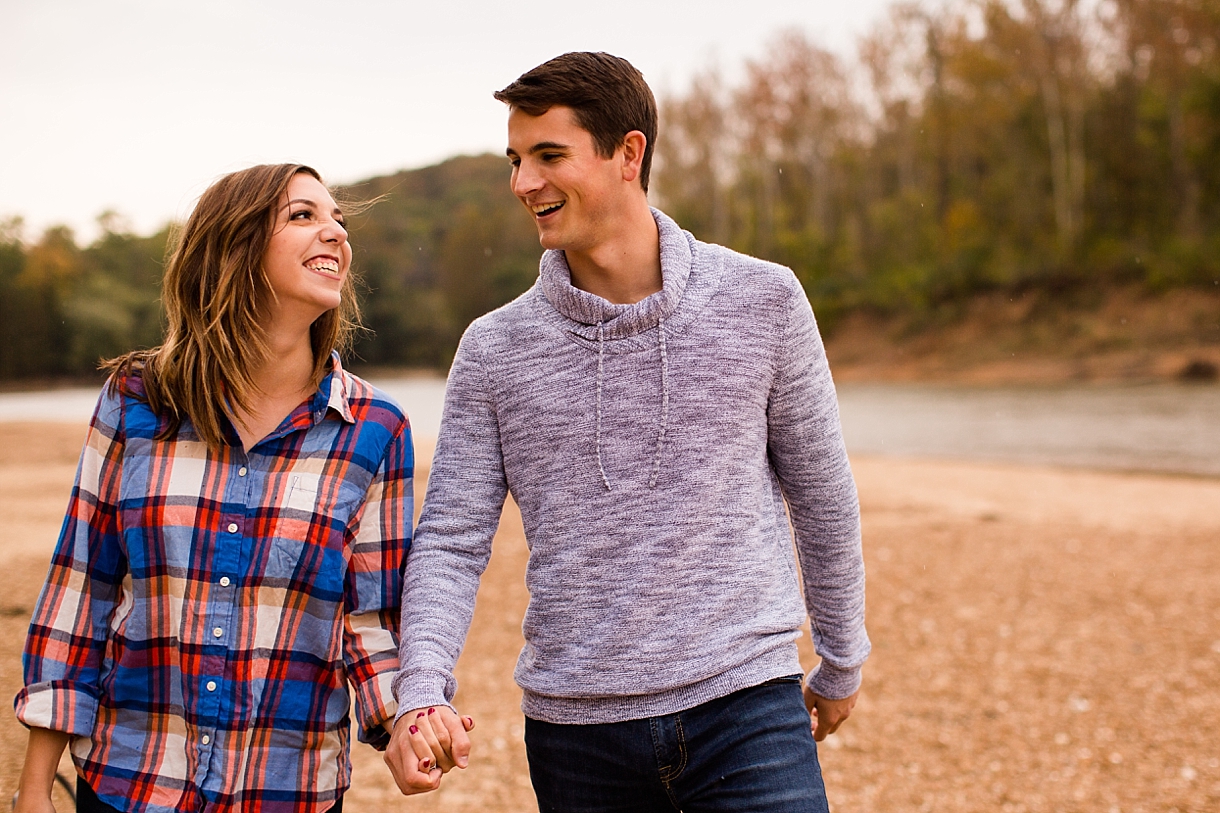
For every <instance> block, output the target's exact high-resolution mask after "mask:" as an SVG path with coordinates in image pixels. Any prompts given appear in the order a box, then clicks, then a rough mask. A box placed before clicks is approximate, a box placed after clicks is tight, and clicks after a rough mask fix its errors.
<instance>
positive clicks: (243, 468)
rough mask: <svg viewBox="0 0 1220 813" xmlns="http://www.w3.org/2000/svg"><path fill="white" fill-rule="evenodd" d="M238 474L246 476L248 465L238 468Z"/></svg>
mask: <svg viewBox="0 0 1220 813" xmlns="http://www.w3.org/2000/svg"><path fill="white" fill-rule="evenodd" d="M237 476H238V477H245V476H246V467H245V466H242V467H241V468H240V469H238V470H237Z"/></svg>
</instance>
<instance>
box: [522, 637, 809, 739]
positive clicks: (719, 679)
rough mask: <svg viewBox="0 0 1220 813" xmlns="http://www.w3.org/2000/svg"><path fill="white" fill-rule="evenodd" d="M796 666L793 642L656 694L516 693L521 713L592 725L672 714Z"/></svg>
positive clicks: (798, 669)
mask: <svg viewBox="0 0 1220 813" xmlns="http://www.w3.org/2000/svg"><path fill="white" fill-rule="evenodd" d="M800 672H801V663H800V660H799V659H798V658H797V654H796V645H795V644H793V645H791V646H784V647H780V648H778V649H774V650H772V651H771V652H767V653H765V654H763V655H762V656H760V657H758V658H754V659H753V660H751V661H750V662H748V663H743V664H742V665H741V666H738V667H735V668H733V669H730V670H729V671H727V672H721V673H720V674H719V675H714V676H712V677H710V678H707V679H706V680H701V681H699V682H697V683H692V684H690V685H687V686H679V687H678V688H676V689H670V690H668V691H664V692H658V693H657V694H637V695H626V696H622V697H553V696H549V695H543V694H536V693H534V692H531V691H528V690H527V691H526V692H525V694H524V696H523V697H522V699H521V711H523V712H525V716H527V717H532V718H533V719H535V720H541V721H542V722H544V723H556V724H559V725H595V724H598V723H621V722H623V721H624V720H640V719H644V718H646V717H657V716H660V715H663V714H675V713H677V712H680V711H686V710H687V709H691V708H694V707H695V706H698V705H700V704H701V703H707V702H709V701H712V700H716V699H719V698H721V697H724V696H726V695H730V694H732V693H733V692H737V691H740V690H742V689H748V688H750V687H751V686H757V685H758V684H760V683H765V682H767V681H768V680H773V679H775V678H780V677H785V676H787V675H795V674H799V673H800Z"/></svg>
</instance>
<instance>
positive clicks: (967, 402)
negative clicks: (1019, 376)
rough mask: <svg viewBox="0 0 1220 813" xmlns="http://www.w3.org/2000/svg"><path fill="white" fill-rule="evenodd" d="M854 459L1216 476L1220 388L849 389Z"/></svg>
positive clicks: (59, 411) (8, 416)
mask: <svg viewBox="0 0 1220 813" xmlns="http://www.w3.org/2000/svg"><path fill="white" fill-rule="evenodd" d="M374 383H376V384H378V385H379V386H381V387H382V388H383V389H385V390H386V391H388V392H389V393H390V394H391V395H393V396H394V397H395V398H397V399H398V400H399V401H400V402H401V403H402V404H403V406H404V407H406V409H407V413H408V414H409V415H410V416H411V425H412V427H413V428H414V430H415V432H416V433H417V434H420V435H425V436H431V437H435V436H436V433H437V430H438V428H439V427H440V417H441V408H442V406H443V403H444V394H445V384H444V381H443V380H442V379H439V378H419V377H417V378H401V379H378V380H375V382H374ZM96 399H97V390H96V389H64V390H49V391H42V392H15V393H0V421H69V422H82V423H83V422H85V421H87V420H88V418H89V415H90V413H91V411H92V409H93V404H94V402H95V400H96ZM839 403H840V411H841V414H842V420H843V432H844V436H845V438H846V440H847V448H848V451H850V452H851V453H853V454H874V455H895V456H902V457H924V458H928V457H931V458H943V459H962V460H981V461H992V462H1000V463H1022V464H1038V465H1054V466H1071V467H1083V468H1092V469H1106V470H1119V471H1152V472H1167V473H1169V472H1171V473H1180V474H1195V475H1203V476H1210V477H1220V386H1216V385H1176V384H1155V385H1141V386H1097V385H1088V386H1062V387H1019V388H1018V387H987V388H981V387H956V386H940V385H923V384H844V385H841V386H840V388H839Z"/></svg>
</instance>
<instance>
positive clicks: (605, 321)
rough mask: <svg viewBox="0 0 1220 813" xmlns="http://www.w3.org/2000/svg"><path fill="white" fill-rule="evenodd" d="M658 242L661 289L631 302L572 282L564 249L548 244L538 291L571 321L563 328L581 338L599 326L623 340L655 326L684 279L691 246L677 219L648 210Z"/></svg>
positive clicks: (671, 308) (677, 295)
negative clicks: (621, 302)
mask: <svg viewBox="0 0 1220 813" xmlns="http://www.w3.org/2000/svg"><path fill="white" fill-rule="evenodd" d="M652 217H653V219H654V220H656V222H657V231H658V233H659V236H660V243H661V279H662V285H663V286H664V287H662V289H661V290H660V291H657V292H656V293H655V294H652V295H651V296H648V297H646V298H644V299H642V300H640V301H639V302H636V303H634V304H632V305H615V304H613V303H612V302H609V301H607V300H605V299H602V298H601V297H600V296H597V295H595V294H591V293H589V292H588V291H582V290H580V289H579V288H577V287H576V286H574V285H572V274H571V271H569V269H568V261H567V258H566V257H565V256H564V253H563V252H562V251H560V250H557V249H548V250H547V251H546V252H544V253H543V255H542V261H541V263H540V265H539V282H540V283H541V286H542V293H543V295H544V296H546V298H547V301H548V302H550V303H551V307H553V308H555V310H556V311H558V312H559V313H560V314H562V315H563V316H565V317H567V318H568V319H569V320H571V321H572V322H574V323H575V324H573V325H571V327H570V328H569V329H570V330H571V331H572V332H573V333H576V334H578V335H580V336H583V337H584V338H586V339H591V340H596V339H597V328H598V325H599V324H600V325H601V328H602V334H603V336H604V338H605V339H625V338H627V337H628V336H634V335H636V334H637V333H643V332H644V331H646V330H651V329H652V328H654V327H656V326H657V324H658V323H659V322H660V321H661V320H662V319H667V318H668V317H669V316H670V315H671V314H672V313H673V312H674V311H675V310H676V309H677V307H678V303H679V302H681V301H682V295H683V293H685V291H686V283H687V281H688V280H689V279H690V271H691V247H690V243H689V242H688V241H687V239H686V235H685V234H683V232H682V230H681V229H680V228H679V227H678V224H677V223H675V222H674V221H673V220H671V219H670V218H669V217H667V216H666V215H665V214H663V213H662V212H660V211H658V210H656V209H653V210H652Z"/></svg>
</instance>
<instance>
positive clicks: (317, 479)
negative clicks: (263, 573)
mask: <svg viewBox="0 0 1220 813" xmlns="http://www.w3.org/2000/svg"><path fill="white" fill-rule="evenodd" d="M357 504H358V500H356V499H353V495H352V493H351V490H350V489H347V488H345V487H344V484H343V483H342V482H335V480H334V478H333V477H329V476H327V475H326V474H321V473H315V472H299V473H293V474H289V475H288V485H287V487H286V488H285V489H284V491H283V497H282V498H281V499H280V500H279V504H278V505H277V506H276V509H277V510H276V516H275V525H274V529H273V531H272V546H271V551H270V554H269V556H268V560H267V576H268V577H269V578H271V579H275V580H278V579H292V580H299V579H300V578H301V577H302V576H307V577H308V578H309V579H310V581H316V580H317V579H324V580H325V579H328V578H331V577H335V576H338V577H339V579H340V581H341V579H342V571H343V565H342V562H343V545H344V540H345V538H346V535H347V528H348V525H349V522H350V520H351V515H352V511H353V510H354V509H355V507H356V505H357Z"/></svg>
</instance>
